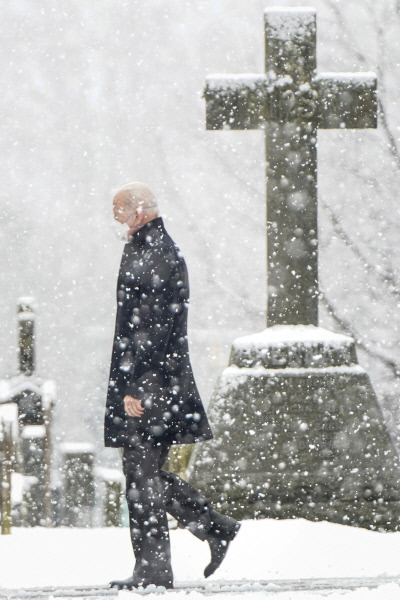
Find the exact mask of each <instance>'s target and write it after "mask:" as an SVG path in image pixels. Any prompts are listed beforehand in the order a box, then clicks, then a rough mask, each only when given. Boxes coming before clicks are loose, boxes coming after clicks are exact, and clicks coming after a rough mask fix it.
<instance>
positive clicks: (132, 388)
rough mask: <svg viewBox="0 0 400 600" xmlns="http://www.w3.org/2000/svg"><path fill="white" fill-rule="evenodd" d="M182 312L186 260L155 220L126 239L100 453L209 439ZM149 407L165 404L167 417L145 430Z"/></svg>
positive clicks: (185, 310) (186, 284)
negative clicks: (133, 410) (129, 404)
mask: <svg viewBox="0 0 400 600" xmlns="http://www.w3.org/2000/svg"><path fill="white" fill-rule="evenodd" d="M188 305H189V279H188V271H187V267H186V262H185V259H184V257H183V255H182V253H181V251H180V249H179V247H178V246H177V245H176V244H175V242H174V241H173V240H172V238H171V236H170V235H169V234H168V232H167V231H166V229H165V227H164V222H163V219H162V217H157V218H155V219H153V220H152V221H149V222H148V223H146V224H145V225H143V227H141V228H140V229H139V230H138V231H136V232H135V233H134V234H133V235H132V236H130V238H129V241H128V243H126V244H125V246H124V251H123V254H122V259H121V265H120V269H119V274H118V282H117V314H116V323H115V333H114V342H113V349H112V356H111V366H110V374H109V381H108V388H107V402H106V412H105V420H104V441H105V446H113V447H122V446H132V445H134V444H135V442H137V441H139V442H140V441H142V440H144V439H149V438H152V439H155V440H162V441H165V442H167V443H171V444H190V443H193V442H198V441H202V440H208V439H211V438H212V437H213V434H212V431H211V428H210V424H209V422H208V419H207V415H206V413H205V410H204V407H203V403H202V401H201V398H200V395H199V392H198V389H197V386H196V383H195V379H194V375H193V371H192V366H191V363H190V358H189V346H188V336H187V317H188ZM127 394H128V395H130V396H133V397H135V398H139V399H140V400H141V402H142V405H143V406H144V407H145V410H144V413H143V415H142V416H141V417H130V416H129V415H128V414H127V413H126V412H125V408H124V403H123V399H124V397H125V395H127ZM152 399H153V400H154V399H156V401H157V402H159V403H160V402H161V403H165V409H166V410H165V412H163V421H162V423H161V425H160V423H157V424H156V425H155V426H154V427H152V428H150V430H149V427H147V430H146V428H145V427H142V426H141V424H142V425H143V424H145V423H146V415H147V418H149V415H151V414H152V413H151V411H152V406H151V402H152ZM146 406H147V408H146ZM163 410H164V409H163ZM149 422H150V421H149V420H148V421H147V423H149Z"/></svg>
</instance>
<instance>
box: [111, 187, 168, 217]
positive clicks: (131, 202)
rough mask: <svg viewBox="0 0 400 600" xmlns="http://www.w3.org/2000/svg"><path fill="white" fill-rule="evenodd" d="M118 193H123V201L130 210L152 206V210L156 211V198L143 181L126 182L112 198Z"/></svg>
mask: <svg viewBox="0 0 400 600" xmlns="http://www.w3.org/2000/svg"><path fill="white" fill-rule="evenodd" d="M120 194H121V195H123V198H124V201H125V202H126V204H127V205H128V206H129V208H131V209H132V210H135V209H136V208H139V209H142V210H144V209H146V208H152V209H153V212H155V213H158V205H157V200H156V199H155V196H154V194H153V192H152V191H151V190H150V188H148V187H147V185H145V184H144V183H141V182H140V181H134V182H133V183H127V184H126V185H123V186H122V187H120V188H119V189H118V190H117V191H116V192H115V194H114V198H115V197H116V196H119V195H120Z"/></svg>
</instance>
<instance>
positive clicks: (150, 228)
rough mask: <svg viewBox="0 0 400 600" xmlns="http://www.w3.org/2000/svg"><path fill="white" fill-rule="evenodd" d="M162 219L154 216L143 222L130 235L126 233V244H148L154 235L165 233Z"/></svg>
mask: <svg viewBox="0 0 400 600" xmlns="http://www.w3.org/2000/svg"><path fill="white" fill-rule="evenodd" d="M166 233H167V232H166V230H165V227H164V221H163V218H162V217H156V218H155V219H152V220H151V221H148V223H145V224H144V225H143V226H142V227H141V228H140V229H138V230H137V231H135V233H133V234H132V235H128V244H132V245H133V246H144V245H146V244H150V243H151V242H152V241H153V239H154V238H155V237H159V235H160V234H161V235H162V234H166Z"/></svg>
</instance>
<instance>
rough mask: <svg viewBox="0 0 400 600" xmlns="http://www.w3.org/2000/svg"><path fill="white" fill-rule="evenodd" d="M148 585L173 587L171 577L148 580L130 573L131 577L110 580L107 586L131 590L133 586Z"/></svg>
mask: <svg viewBox="0 0 400 600" xmlns="http://www.w3.org/2000/svg"><path fill="white" fill-rule="evenodd" d="M148 585H156V586H162V587H165V588H167V589H172V588H173V587H174V585H173V582H172V580H171V579H164V580H161V579H160V580H151V581H150V580H148V579H144V578H143V577H138V576H137V575H132V577H128V579H121V580H116V581H111V582H110V583H109V584H108V587H109V588H118V589H119V590H133V589H135V588H145V587H147V586H148Z"/></svg>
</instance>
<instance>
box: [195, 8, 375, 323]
mask: <svg viewBox="0 0 400 600" xmlns="http://www.w3.org/2000/svg"><path fill="white" fill-rule="evenodd" d="M316 66H317V65H316V13H315V10H314V9H287V8H285V9H284V8H283V9H269V10H267V11H266V12H265V74H261V75H257V74H254V75H252V74H250V75H236V76H232V75H229V76H221V75H218V76H212V77H209V78H208V79H207V84H206V88H205V92H204V96H205V99H206V103H207V114H206V123H207V129H213V130H217V129H265V142H266V164H267V200H268V206H267V255H268V265H267V268H268V298H267V322H268V325H278V324H289V325H296V324H311V325H318V295H319V290H318V230H317V132H318V128H329V129H332V128H335V127H338V128H341V129H343V128H352V129H354V128H366V127H376V126H377V98H376V77H375V75H374V74H373V73H322V74H317V72H316Z"/></svg>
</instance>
